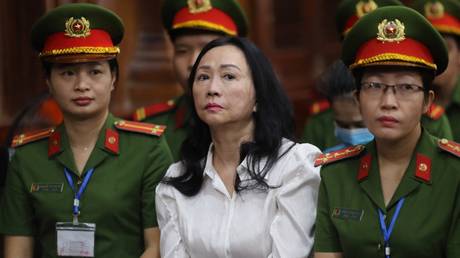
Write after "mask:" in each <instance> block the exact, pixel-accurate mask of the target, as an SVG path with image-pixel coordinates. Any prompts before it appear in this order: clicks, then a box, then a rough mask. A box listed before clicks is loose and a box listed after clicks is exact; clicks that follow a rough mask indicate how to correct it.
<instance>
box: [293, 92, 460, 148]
mask: <svg viewBox="0 0 460 258" xmlns="http://www.w3.org/2000/svg"><path fill="white" fill-rule="evenodd" d="M458 88H459V89H460V87H458ZM457 108H458V109H457V110H458V112H459V113H457V114H456V116H457V117H458V118H459V121H458V128H459V129H458V130H460V91H459V104H458V106H457ZM334 121H335V120H334V111H333V110H332V109H331V108H329V109H327V110H325V111H323V112H320V113H318V114H315V115H313V116H312V117H311V118H310V119H309V121H308V122H307V124H306V125H305V128H304V131H303V135H302V142H307V143H311V144H313V145H315V146H316V147H318V148H319V149H320V150H322V151H324V150H325V149H327V148H330V147H334V146H336V145H338V144H341V142H340V141H339V140H338V139H337V137H336V136H335V132H334V130H335V125H334ZM422 125H423V127H424V128H426V129H427V130H428V131H429V132H430V133H431V134H433V135H435V136H437V137H439V138H446V139H449V140H452V139H453V136H452V130H451V129H450V124H449V120H448V119H447V116H446V114H443V115H442V116H440V117H439V118H438V119H433V118H430V117H429V116H427V115H424V116H422ZM459 137H460V131H459Z"/></svg>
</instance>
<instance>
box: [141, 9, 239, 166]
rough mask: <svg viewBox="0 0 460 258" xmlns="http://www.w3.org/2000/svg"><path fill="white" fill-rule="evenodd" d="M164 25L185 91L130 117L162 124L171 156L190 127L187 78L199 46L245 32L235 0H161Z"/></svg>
mask: <svg viewBox="0 0 460 258" xmlns="http://www.w3.org/2000/svg"><path fill="white" fill-rule="evenodd" d="M161 14H162V22H163V27H164V28H165V29H166V30H167V32H168V34H169V38H170V40H171V42H172V43H173V47H174V55H173V60H172V63H173V69H174V73H175V76H176V80H177V82H178V83H179V84H180V85H181V86H182V89H183V91H184V94H183V95H181V96H179V97H176V98H174V99H172V100H169V101H167V102H166V103H157V104H153V105H151V106H148V107H143V108H139V109H138V110H136V112H135V113H134V115H133V120H135V121H143V122H151V123H156V124H164V125H166V126H167V129H166V131H165V137H166V139H167V141H168V144H169V147H170V148H171V152H172V153H173V157H174V160H176V161H177V160H179V155H180V148H181V145H182V142H183V141H184V140H185V137H186V135H187V130H188V128H189V125H188V123H189V111H188V109H189V108H188V104H187V98H186V96H187V92H188V89H187V80H188V76H189V73H190V70H191V68H192V66H193V64H194V63H195V60H196V58H197V57H198V54H199V53H200V51H201V49H202V48H203V47H204V46H205V45H206V44H207V43H208V42H210V41H212V40H213V39H216V38H219V37H223V36H243V37H244V36H246V34H247V30H248V28H247V20H246V17H245V15H244V13H243V10H242V9H241V7H240V5H239V4H238V2H237V1H236V0H164V2H163V5H162V9H161Z"/></svg>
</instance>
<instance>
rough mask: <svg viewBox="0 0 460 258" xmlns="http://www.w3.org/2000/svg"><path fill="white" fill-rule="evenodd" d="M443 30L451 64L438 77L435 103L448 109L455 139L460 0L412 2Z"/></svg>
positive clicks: (458, 129)
mask: <svg viewBox="0 0 460 258" xmlns="http://www.w3.org/2000/svg"><path fill="white" fill-rule="evenodd" d="M413 6H414V8H415V9H416V10H418V11H419V12H420V13H422V14H423V15H424V16H425V17H426V18H427V19H428V20H429V21H430V22H431V24H432V25H433V26H434V27H435V28H436V29H437V30H438V31H439V33H441V35H442V36H443V38H444V41H445V42H446V46H447V51H448V53H449V64H448V65H447V69H446V71H445V72H444V73H442V74H441V75H439V76H438V77H436V79H435V80H434V85H435V87H436V90H437V94H438V95H437V98H436V100H435V101H436V103H437V104H438V105H439V106H440V107H441V112H442V111H444V110H445V113H446V114H447V117H448V118H449V121H450V126H451V128H452V133H453V136H454V140H455V141H460V2H459V1H458V0H419V1H415V2H414V3H413Z"/></svg>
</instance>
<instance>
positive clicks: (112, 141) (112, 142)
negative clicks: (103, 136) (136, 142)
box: [109, 136, 117, 144]
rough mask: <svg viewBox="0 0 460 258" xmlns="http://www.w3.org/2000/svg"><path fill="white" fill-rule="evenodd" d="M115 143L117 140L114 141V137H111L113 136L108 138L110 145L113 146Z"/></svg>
mask: <svg viewBox="0 0 460 258" xmlns="http://www.w3.org/2000/svg"><path fill="white" fill-rule="evenodd" d="M116 141H117V139H115V137H113V136H110V137H109V143H110V144H114V143H115V142H116Z"/></svg>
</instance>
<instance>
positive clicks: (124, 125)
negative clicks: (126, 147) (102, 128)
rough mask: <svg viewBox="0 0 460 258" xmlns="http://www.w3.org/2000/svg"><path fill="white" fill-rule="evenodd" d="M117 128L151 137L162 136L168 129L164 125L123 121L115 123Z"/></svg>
mask: <svg viewBox="0 0 460 258" xmlns="http://www.w3.org/2000/svg"><path fill="white" fill-rule="evenodd" d="M115 127H116V128H117V129H120V130H123V131H130V132H135V133H144V134H149V135H156V136H161V135H162V134H163V132H164V131H165V129H166V126H164V125H155V124H149V123H141V122H133V121H126V120H121V121H117V122H115Z"/></svg>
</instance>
